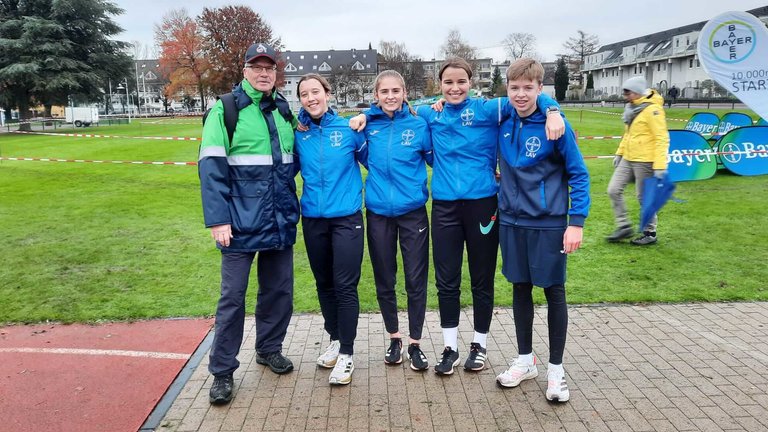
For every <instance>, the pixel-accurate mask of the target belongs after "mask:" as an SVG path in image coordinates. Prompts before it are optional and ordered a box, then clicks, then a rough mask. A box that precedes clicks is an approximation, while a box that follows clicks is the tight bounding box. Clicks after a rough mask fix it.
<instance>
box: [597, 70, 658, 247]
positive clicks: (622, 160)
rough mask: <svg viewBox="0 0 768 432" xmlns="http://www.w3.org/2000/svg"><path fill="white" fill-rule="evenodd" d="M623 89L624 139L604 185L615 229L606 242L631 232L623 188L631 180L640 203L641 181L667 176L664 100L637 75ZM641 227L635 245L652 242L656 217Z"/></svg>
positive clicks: (628, 234)
mask: <svg viewBox="0 0 768 432" xmlns="http://www.w3.org/2000/svg"><path fill="white" fill-rule="evenodd" d="M623 89H624V99H625V100H626V101H627V104H626V106H625V107H624V115H623V120H624V124H625V126H624V136H622V138H621V142H620V143H619V148H618V150H616V156H615V157H614V158H613V167H614V171H613V176H612V177H611V181H610V182H609V183H608V196H609V197H610V199H611V207H612V208H613V214H614V216H615V218H616V230H615V231H614V232H613V233H612V234H611V235H609V236H608V237H606V240H608V241H609V242H619V241H621V240H624V239H627V238H630V237H632V236H633V235H634V232H635V230H634V229H632V223H631V222H630V219H629V216H628V215H627V206H626V204H625V203H624V188H625V187H626V186H627V185H628V184H629V183H631V182H633V181H634V182H635V191H636V193H637V199H638V200H640V201H642V197H643V182H644V180H645V179H647V178H648V177H651V176H656V177H659V178H663V177H664V176H665V175H666V173H667V152H668V151H669V131H668V130H667V119H666V115H665V114H664V100H663V99H662V97H661V95H659V94H658V93H657V92H656V90H653V89H650V88H648V84H647V83H646V81H645V79H644V78H643V77H640V76H636V77H632V78H629V79H628V80H626V81H625V82H624V85H623ZM641 204H642V203H641ZM641 228H642V230H643V232H642V234H641V235H640V236H639V237H637V238H635V239H633V240H632V241H631V243H632V244H633V245H637V246H644V245H650V244H653V243H656V215H654V216H653V217H652V218H651V220H650V222H649V223H648V225H646V226H644V227H641Z"/></svg>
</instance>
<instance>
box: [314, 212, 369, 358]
mask: <svg viewBox="0 0 768 432" xmlns="http://www.w3.org/2000/svg"><path fill="white" fill-rule="evenodd" d="M301 223H302V227H303V230H304V244H305V245H306V247H307V257H308V258H309V266H310V267H311V268H312V273H313V274H314V275H315V282H316V284H317V299H318V300H319V302H320V310H321V311H322V313H323V319H324V320H325V331H327V332H328V334H329V335H330V336H331V339H332V340H338V341H339V343H340V344H341V347H340V349H339V352H340V353H342V354H349V355H352V354H354V344H355V337H356V336H357V319H358V315H359V314H360V300H359V299H358V297H357V284H358V282H360V266H361V265H362V263H363V247H364V246H365V235H364V234H363V231H364V229H363V215H362V213H360V212H357V213H355V214H353V215H350V216H343V217H337V218H308V217H302V220H301Z"/></svg>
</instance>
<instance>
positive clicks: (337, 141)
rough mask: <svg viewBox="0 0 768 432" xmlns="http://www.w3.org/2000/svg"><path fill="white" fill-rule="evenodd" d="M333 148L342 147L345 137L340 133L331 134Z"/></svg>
mask: <svg viewBox="0 0 768 432" xmlns="http://www.w3.org/2000/svg"><path fill="white" fill-rule="evenodd" d="M330 138H331V147H341V140H342V138H344V135H343V134H342V133H341V132H339V131H333V132H331V137H330Z"/></svg>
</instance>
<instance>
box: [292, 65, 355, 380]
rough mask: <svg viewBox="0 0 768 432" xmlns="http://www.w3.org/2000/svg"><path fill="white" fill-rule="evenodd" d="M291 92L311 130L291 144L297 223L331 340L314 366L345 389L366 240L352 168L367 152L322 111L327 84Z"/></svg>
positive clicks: (309, 81)
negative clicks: (297, 176) (299, 183)
mask: <svg viewBox="0 0 768 432" xmlns="http://www.w3.org/2000/svg"><path fill="white" fill-rule="evenodd" d="M297 93H299V96H300V100H301V103H302V109H301V111H300V112H299V122H300V123H301V124H303V125H306V126H309V129H308V130H307V131H304V132H299V131H297V132H296V140H295V149H296V153H297V154H298V161H299V163H300V167H301V176H302V178H303V180H304V185H303V190H302V194H301V215H302V217H301V219H302V220H301V222H302V228H303V231H304V243H305V245H306V248H307V258H308V259H309V265H310V267H311V268H312V273H313V274H314V276H315V282H316V285H317V297H318V301H319V302H320V309H321V311H322V314H323V318H324V320H325V330H326V331H327V332H328V334H329V335H330V337H331V344H330V345H329V347H328V348H327V349H326V351H325V353H324V354H322V355H321V356H320V357H319V358H318V360H317V363H318V365H319V366H321V367H327V368H333V371H332V372H331V374H330V376H329V379H328V381H329V383H330V384H336V385H340V384H342V385H343V384H349V383H350V382H351V380H352V372H353V370H354V363H353V361H352V355H353V354H354V342H355V337H356V335H357V321H358V315H359V313H360V302H359V299H358V295H357V285H358V282H359V281H360V266H361V265H362V261H363V248H364V242H365V240H364V239H365V234H364V229H363V215H362V211H361V209H362V203H363V202H362V189H363V181H362V177H361V174H360V167H359V166H358V162H360V163H363V164H364V163H365V159H366V158H367V155H366V153H367V147H366V145H365V137H364V136H363V134H361V133H358V132H355V131H353V130H350V129H349V126H348V121H347V120H346V119H344V118H342V117H339V116H338V115H336V113H335V112H333V110H331V109H330V108H328V101H329V98H330V84H329V83H328V82H327V80H326V79H325V78H323V77H322V76H320V75H317V74H307V75H305V76H303V77H302V78H301V79H300V81H299V84H298V91H297Z"/></svg>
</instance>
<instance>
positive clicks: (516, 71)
mask: <svg viewBox="0 0 768 432" xmlns="http://www.w3.org/2000/svg"><path fill="white" fill-rule="evenodd" d="M518 79H526V80H531V81H538V83H539V84H541V83H543V82H544V66H542V65H541V63H539V62H537V61H536V60H534V59H532V58H521V59H517V60H515V61H514V62H512V64H511V65H509V67H508V68H507V82H510V81H514V80H518Z"/></svg>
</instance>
